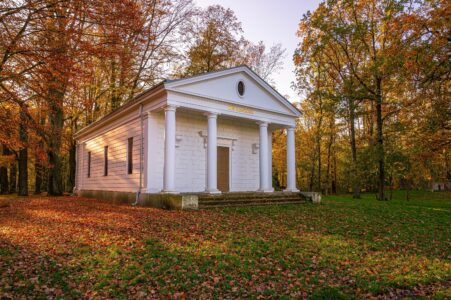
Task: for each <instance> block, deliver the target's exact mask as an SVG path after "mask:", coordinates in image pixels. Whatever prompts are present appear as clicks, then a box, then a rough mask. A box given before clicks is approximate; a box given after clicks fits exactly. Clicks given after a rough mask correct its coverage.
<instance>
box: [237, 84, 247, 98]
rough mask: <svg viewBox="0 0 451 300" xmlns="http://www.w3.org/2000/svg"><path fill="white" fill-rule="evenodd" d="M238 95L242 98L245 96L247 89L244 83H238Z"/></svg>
mask: <svg viewBox="0 0 451 300" xmlns="http://www.w3.org/2000/svg"><path fill="white" fill-rule="evenodd" d="M237 89H238V95H240V97H243V96H244V92H245V91H246V87H245V86H244V82H242V81H238V86H237Z"/></svg>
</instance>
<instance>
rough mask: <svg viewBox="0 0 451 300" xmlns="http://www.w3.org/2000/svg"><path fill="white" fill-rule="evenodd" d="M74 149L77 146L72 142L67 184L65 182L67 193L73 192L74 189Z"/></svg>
mask: <svg viewBox="0 0 451 300" xmlns="http://www.w3.org/2000/svg"><path fill="white" fill-rule="evenodd" d="M76 147H77V144H76V143H75V142H74V141H72V143H71V147H70V149H69V178H68V182H67V183H68V185H67V191H68V192H73V190H74V187H75V169H76V160H75V153H76Z"/></svg>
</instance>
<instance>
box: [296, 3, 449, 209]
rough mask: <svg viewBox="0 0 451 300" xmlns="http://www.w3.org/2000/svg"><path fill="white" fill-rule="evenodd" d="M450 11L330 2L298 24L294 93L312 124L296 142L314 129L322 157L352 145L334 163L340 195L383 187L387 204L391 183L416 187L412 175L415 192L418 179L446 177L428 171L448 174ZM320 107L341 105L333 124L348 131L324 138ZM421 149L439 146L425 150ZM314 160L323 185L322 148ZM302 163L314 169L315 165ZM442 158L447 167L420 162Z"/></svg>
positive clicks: (421, 6) (437, 7) (380, 190)
mask: <svg viewBox="0 0 451 300" xmlns="http://www.w3.org/2000/svg"><path fill="white" fill-rule="evenodd" d="M448 8H449V7H448V5H447V4H445V3H443V1H418V2H416V3H415V5H412V3H411V2H409V1H376V0H374V1H358V0H349V1H338V0H331V1H324V2H323V3H321V4H320V6H319V7H318V8H317V9H316V10H315V11H313V12H311V13H308V14H306V15H305V16H304V17H303V19H302V20H301V22H300V25H299V31H298V36H299V38H300V44H299V47H298V49H297V50H296V53H295V56H294V62H295V64H296V66H297V68H296V72H297V87H298V88H299V89H300V90H301V91H302V92H303V93H305V94H306V96H307V97H306V100H305V103H303V107H304V108H305V111H306V112H307V114H305V115H304V116H303V118H304V119H309V118H310V119H311V120H312V121H311V122H313V124H314V126H313V127H311V126H307V125H306V123H305V122H301V123H300V124H301V125H302V126H304V127H305V129H306V130H307V135H306V137H305V138H303V137H302V136H301V137H300V138H301V140H302V141H301V142H300V144H303V142H304V140H305V139H307V137H308V136H310V135H309V134H308V133H309V132H312V134H313V136H316V137H312V138H313V139H314V140H316V148H317V149H319V150H321V147H324V146H325V147H328V146H329V144H328V141H330V140H332V141H333V143H334V144H337V146H338V145H344V144H343V143H342V141H344V140H348V141H349V144H348V146H345V147H344V148H343V149H342V150H341V151H340V152H341V153H340V152H339V153H338V156H337V158H338V163H340V162H341V166H340V165H339V166H338V167H339V168H340V169H339V170H338V174H339V177H340V173H342V172H343V171H344V173H342V175H341V176H342V179H341V180H340V181H341V182H342V183H343V184H344V186H342V189H343V188H344V190H345V191H347V190H348V187H349V186H351V187H352V188H351V189H352V190H353V194H354V197H356V198H357V197H358V194H359V192H360V189H361V188H362V187H364V188H365V190H367V191H368V190H370V191H371V190H373V189H374V188H373V187H374V186H377V197H378V199H380V200H385V199H386V196H385V193H384V186H385V185H389V186H390V187H392V186H393V185H394V180H395V177H396V178H397V181H398V186H402V185H408V186H410V184H412V182H410V180H412V179H413V178H414V177H416V178H417V182H416V183H415V184H416V185H418V184H421V182H420V181H421V180H418V179H419V178H420V177H423V178H424V180H423V184H424V182H425V181H430V180H433V178H435V180H436V179H437V178H441V180H445V181H446V180H449V177H448V178H446V176H440V175H437V174H434V175H432V173H431V172H433V173H435V172H437V171H438V170H445V173H448V174H449V154H448V153H449V139H447V138H445V135H446V134H449V124H448V122H447V121H446V120H448V119H449V118H448V117H447V116H446V115H447V114H449V105H446V104H445V103H444V102H443V100H444V99H445V98H446V96H445V93H446V92H445V93H444V91H445V90H446V88H444V87H445V86H447V85H448V84H449V67H447V66H449V59H446V58H445V57H446V54H445V53H446V51H447V50H445V49H446V47H447V46H446V44H447V38H446V37H447V36H449V28H447V27H446V25H445V23H446V19H447V18H448V19H449V15H447V14H446V13H445V11H446V10H447V9H448ZM322 75H323V76H322ZM315 83H316V84H315ZM324 91H327V92H326V93H324ZM319 95H322V101H320V102H319V100H320V98H319ZM426 95H427V96H426ZM324 100H326V101H331V102H332V103H335V104H334V105H333V107H335V108H336V109H334V110H332V112H333V113H332V114H333V115H334V117H333V118H334V119H335V120H336V122H335V123H336V124H340V123H343V122H342V121H344V122H345V124H347V126H345V127H342V128H340V127H339V130H340V131H339V134H338V136H337V139H335V140H334V139H326V141H323V139H324V138H323V137H324V135H326V134H325V130H324V129H323V130H320V129H319V128H321V127H327V126H326V125H323V123H322V120H324V118H323V117H321V116H324V117H325V116H326V115H327V114H328V113H330V110H324V106H322V105H319V104H321V103H322V102H323V101H324ZM438 107H440V108H441V109H440V113H439V112H438V111H439V109H438ZM309 110H311V111H312V112H309ZM433 115H434V117H432V116H433ZM329 124H332V123H329ZM423 124H428V126H429V128H431V127H430V126H431V125H432V124H434V125H433V127H432V128H434V129H433V130H428V129H427V128H426V127H428V126H426V127H423ZM414 132H415V133H414ZM420 132H421V133H420ZM437 133H438V134H437ZM427 140H429V142H426V143H425V141H427ZM431 140H435V142H432V143H431ZM318 141H319V142H318ZM425 144H428V145H435V146H438V147H436V148H435V149H433V150H432V149H431V150H432V151H424V150H425V148H426V147H425V146H426V145H425ZM318 145H319V146H318ZM322 145H324V146H322ZM341 147H342V146H340V147H337V148H336V149H340V148H341ZM427 147H429V146H427ZM348 149H349V150H348ZM348 151H349V152H348ZM348 153H349V154H348ZM312 155H316V157H315V158H314V160H316V162H317V163H318V165H319V166H318V168H316V170H315V169H314V168H311V171H310V172H309V174H310V177H311V178H314V177H315V174H314V172H316V173H318V176H317V183H316V184H317V186H318V185H319V184H321V182H322V179H321V177H320V176H319V172H321V169H322V167H323V166H322V163H320V162H319V159H320V157H321V151H318V150H317V151H315V153H312ZM420 156H422V158H423V159H419V158H420ZM426 156H428V157H427V159H426V160H425V159H424V158H425V157H426ZM349 158H351V161H349ZM303 159H305V160H306V161H305V162H303V164H304V165H306V164H308V163H307V161H308V160H309V159H306V158H303ZM310 159H312V158H310ZM437 160H438V161H442V163H441V165H440V164H438V165H434V166H433V165H431V164H429V166H426V165H425V164H424V163H418V162H428V163H432V162H433V161H437ZM387 164H388V165H387ZM420 165H423V166H420ZM328 168H329V167H326V170H327V169H328ZM417 168H421V169H422V170H421V171H420V170H419V169H417ZM425 170H428V171H427V172H425ZM418 171H419V173H416V175H413V174H415V172H418ZM387 172H388V176H386V173H387ZM438 173H440V174H443V171H440V172H438ZM345 174H346V175H345ZM419 174H423V176H421V175H419ZM428 174H430V175H428ZM343 175H345V176H343ZM387 177H388V178H387ZM310 182H313V181H312V180H311V181H310ZM346 182H348V183H346ZM407 182H409V183H407ZM309 185H310V186H311V188H312V189H313V187H312V185H313V184H312V183H310V184H309ZM362 185H363V186H362Z"/></svg>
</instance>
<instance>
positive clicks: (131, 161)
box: [127, 137, 133, 174]
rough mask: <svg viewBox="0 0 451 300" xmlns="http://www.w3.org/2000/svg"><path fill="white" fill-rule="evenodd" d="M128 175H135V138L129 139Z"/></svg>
mask: <svg viewBox="0 0 451 300" xmlns="http://www.w3.org/2000/svg"><path fill="white" fill-rule="evenodd" d="M127 173H128V174H132V173H133V138H132V137H131V138H129V139H128V149H127Z"/></svg>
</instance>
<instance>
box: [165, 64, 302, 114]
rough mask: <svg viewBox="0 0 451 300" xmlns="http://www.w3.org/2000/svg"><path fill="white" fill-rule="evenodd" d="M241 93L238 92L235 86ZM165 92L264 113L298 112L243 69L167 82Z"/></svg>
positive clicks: (247, 70) (242, 67) (238, 68)
mask: <svg viewBox="0 0 451 300" xmlns="http://www.w3.org/2000/svg"><path fill="white" fill-rule="evenodd" d="M239 82H242V83H243V84H244V93H243V95H240V94H239V92H238V83H239ZM165 87H166V89H167V90H171V91H175V92H179V93H184V94H188V95H194V96H200V97H204V98H209V99H212V100H215V99H216V100H218V101H225V102H230V103H233V104H239V105H242V106H248V107H252V108H258V109H261V110H265V111H270V112H277V113H282V114H285V115H291V116H299V115H300V112H299V111H298V110H297V109H296V108H295V107H294V106H293V105H292V104H291V103H290V102H289V101H287V100H286V99H285V98H284V97H282V96H281V95H280V94H279V93H277V92H276V91H275V90H274V89H273V88H272V87H271V86H270V85H269V84H267V83H266V82H265V81H264V80H262V79H261V78H260V77H258V76H257V75H256V74H255V73H254V72H252V71H251V70H250V69H249V68H248V67H246V66H240V67H236V68H232V69H227V70H223V71H217V72H211V73H205V74H202V75H198V76H194V77H189V78H184V79H179V80H174V81H168V82H167V83H166V84H165Z"/></svg>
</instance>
